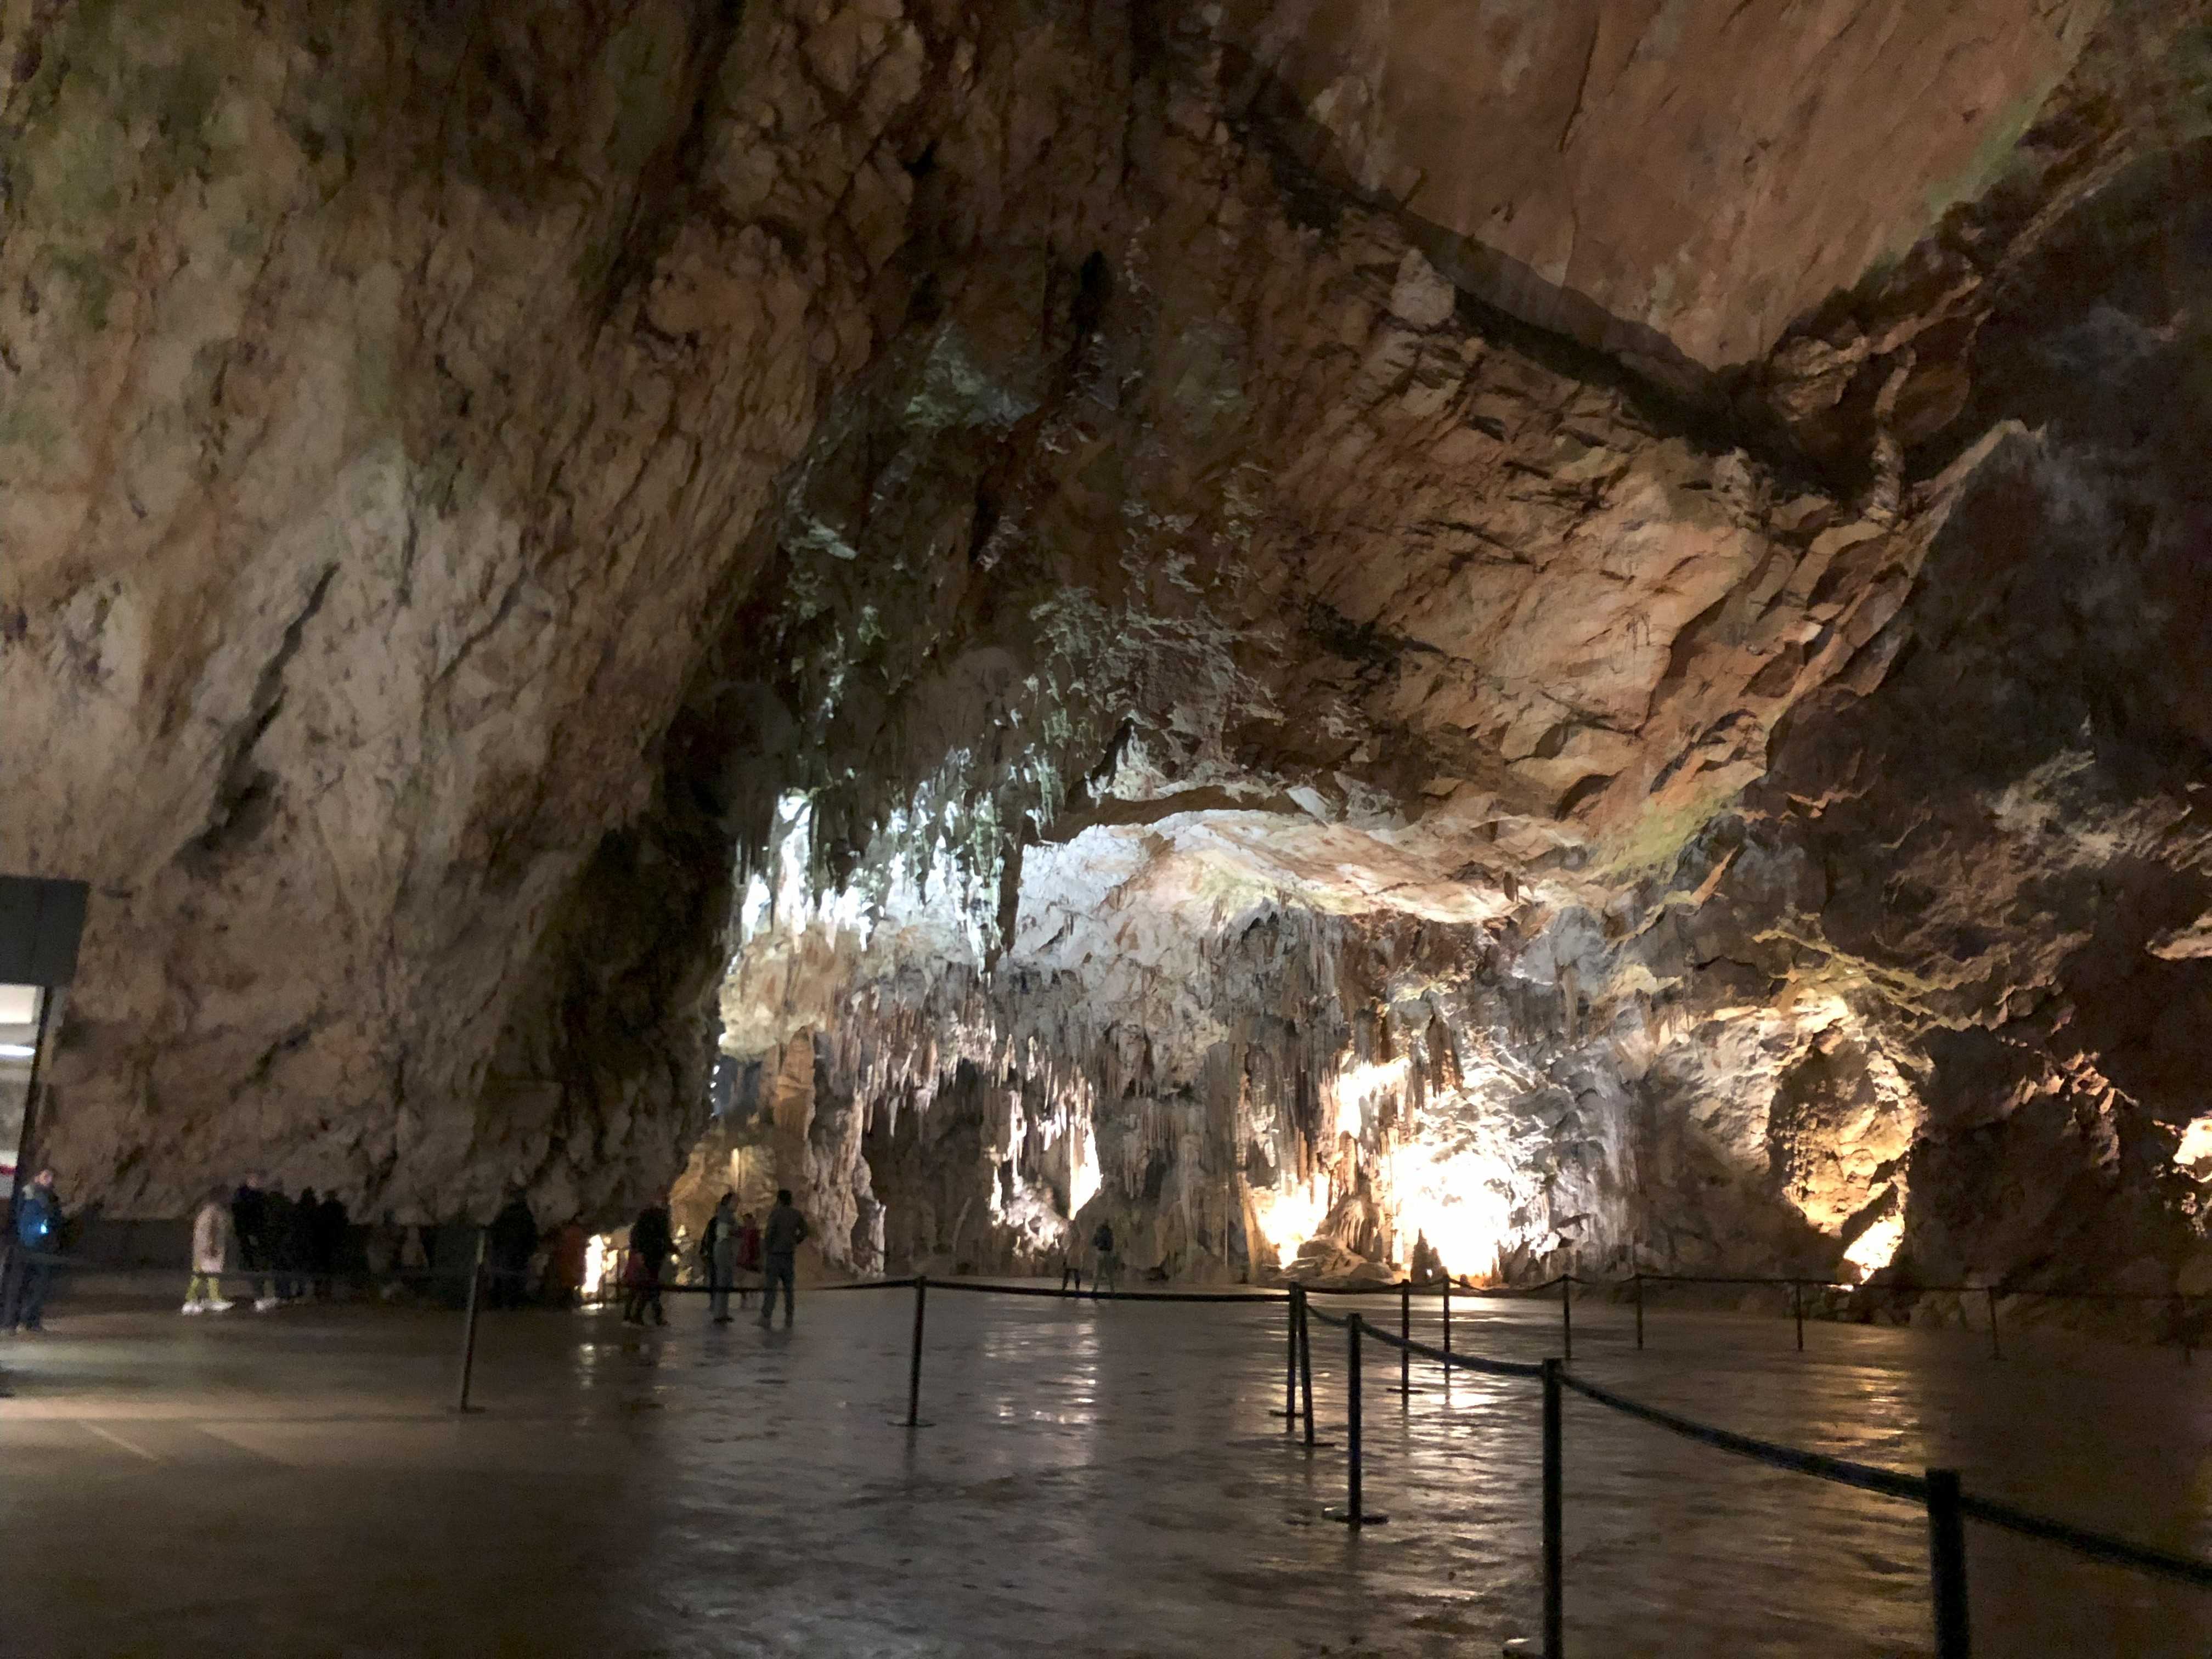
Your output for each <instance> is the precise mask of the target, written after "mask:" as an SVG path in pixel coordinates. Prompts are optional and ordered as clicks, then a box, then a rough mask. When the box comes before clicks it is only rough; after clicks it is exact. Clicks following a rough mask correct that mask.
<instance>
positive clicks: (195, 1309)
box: [178, 1302, 207, 1314]
mask: <svg viewBox="0 0 2212 1659" xmlns="http://www.w3.org/2000/svg"><path fill="white" fill-rule="evenodd" d="M178 1311H179V1312H180V1313H188V1314H189V1313H205V1312H206V1311H207V1304H206V1303H204V1302H187V1303H185V1305H184V1306H183V1307H182V1308H181V1309H179V1310H178Z"/></svg>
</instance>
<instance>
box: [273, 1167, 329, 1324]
mask: <svg viewBox="0 0 2212 1659" xmlns="http://www.w3.org/2000/svg"><path fill="white" fill-rule="evenodd" d="M322 1209H323V1201H322V1200H320V1199H319V1198H317V1197H316V1196H315V1189H314V1188H313V1187H302V1188H300V1195H299V1197H297V1198H295V1199H294V1200H292V1207H291V1209H290V1210H289V1212H287V1213H286V1215H285V1217H284V1258H283V1259H284V1260H285V1261H288V1262H289V1265H290V1266H291V1267H292V1269H293V1277H292V1294H293V1295H294V1296H295V1297H309V1296H313V1294H314V1291H315V1231H316V1229H317V1226H318V1225H319V1219H318V1218H319V1217H320V1216H321V1214H322Z"/></svg>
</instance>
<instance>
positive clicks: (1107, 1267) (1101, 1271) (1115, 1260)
mask: <svg viewBox="0 0 2212 1659" xmlns="http://www.w3.org/2000/svg"><path fill="white" fill-rule="evenodd" d="M1091 1249H1094V1250H1096V1251H1097V1253H1098V1261H1097V1265H1095V1266H1094V1267H1092V1268H1091V1300H1092V1301H1094V1302H1095V1301H1097V1299H1098V1295H1099V1292H1101V1291H1104V1290H1106V1289H1108V1288H1109V1286H1110V1287H1111V1288H1113V1289H1115V1290H1116V1291H1118V1290H1120V1289H1121V1257H1120V1256H1119V1255H1115V1250H1114V1224H1113V1223H1112V1222H1110V1221H1102V1222H1100V1223H1099V1224H1098V1227H1097V1231H1095V1232H1093V1233H1092V1234H1091Z"/></svg>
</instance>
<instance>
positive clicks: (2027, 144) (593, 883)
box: [0, 0, 2212, 1316]
mask: <svg viewBox="0 0 2212 1659" xmlns="http://www.w3.org/2000/svg"><path fill="white" fill-rule="evenodd" d="M0 47H4V50H0V64H6V65H8V66H9V67H8V68H7V69H6V70H5V73H6V75H7V76H8V77H9V78H8V80H7V82H6V84H7V88H8V89H7V92H6V94H5V104H4V135H0V137H4V143H5V144H6V146H7V165H6V177H7V180H8V189H7V194H6V203H5V213H6V216H7V230H6V236H5V240H4V242H0V365H4V374H5V376H6V388H7V390H6V398H5V405H6V406H5V413H4V416H0V473H4V477H5V479H6V486H7V487H6V489H5V491H4V494H0V538H4V539H3V540H0V545H4V549H5V551H4V555H0V710H4V714H0V722H4V734H5V738H6V744H5V751H6V757H7V758H6V764H7V767H8V774H9V787H7V788H6V789H4V790H0V854H4V857H0V864H4V865H5V866H8V867H11V868H21V869H26V870H32V871H36V872H41V873H52V874H65V875H72V876H81V877H83V878H87V879H89V880H90V881H91V882H92V883H93V884H94V896H93V901H92V907H91V912H90V919H89V922H88V931H87V934H86V939H85V948H84V955H83V960H82V966H81V969H80V974H79V980H78V983H77V986H76V989H75V991H74V993H73V995H72V998H71V1001H70V1007H69V1010H68V1015H67V1018H66V1020H65V1021H64V1024H63V1036H62V1040H61V1045H60V1047H59V1049H58V1052H57V1053H56V1054H55V1055H54V1056H53V1066H52V1073H51V1077H52V1085H51V1095H50V1097H49V1106H48V1116H49V1123H50V1138H49V1140H48V1150H49V1152H50V1155H51V1158H52V1161H53V1162H54V1163H55V1164H57V1165H58V1168H59V1169H60V1170H61V1172H62V1177H63V1185H64V1188H65V1190H67V1191H69V1192H70V1193H71V1194H73V1195H75V1196H76V1198H77V1199H79V1200H93V1201H96V1202H97V1203H99V1204H100V1205H101V1206H104V1208H105V1209H106V1211H107V1212H109V1213H112V1214H114V1215H118V1216H131V1215H148V1216H153V1215H172V1214H176V1213H179V1212H183V1211H184V1210H185V1209H186V1208H187V1207H188V1206H189V1203H190V1201H191V1199H192V1197H193V1196H194V1195H195V1194H197V1192H198V1191H200V1190H202V1189H204V1187H205V1186H206V1185H207V1184H208V1183H210V1182H218V1181H224V1180H231V1179H235V1177H236V1176H237V1174H238V1173H239V1172H240V1170H244V1169H246V1168H250V1167H259V1168H263V1169H265V1170H268V1171H269V1172H270V1174H271V1175H272V1176H275V1177H276V1179H277V1180H279V1181H280V1182H284V1183H285V1184H288V1185H289V1184H296V1183H301V1182H312V1183H313V1184H314V1185H316V1186H317V1187H318V1188H323V1189H325V1190H328V1189H335V1190H337V1191H338V1192H339V1193H341V1194H344V1195H346V1196H347V1197H348V1199H349V1201H351V1202H352V1203H353V1204H354V1205H355V1206H356V1212H357V1213H377V1212H383V1211H385V1210H387V1209H389V1210H392V1211H394V1212H397V1213H398V1215H399V1216H400V1217H401V1218H403V1219H423V1220H428V1219H439V1218H452V1217H454V1216H459V1215H464V1214H466V1215H473V1216H475V1217H477V1218H479V1219H481V1218H483V1216H484V1215H487V1214H488V1213H489V1211H490V1209H491V1208H492V1207H493V1206H494V1205H495V1203H496V1202H497V1200H498V1195H499V1194H500V1193H501V1190H502V1189H503V1188H504V1187H505V1186H506V1185H507V1183H509V1182H522V1183H524V1184H526V1186H527V1187H528V1188H529V1189H530V1191H531V1193H532V1200H533V1203H534V1204H535V1206H536V1207H537V1209H538V1214H539V1217H540V1218H541V1220H545V1221H556V1220H559V1219H562V1218H568V1217H571V1216H573V1217H576V1218H581V1219H584V1220H585V1221H586V1222H587V1223H589V1224H591V1225H594V1226H600V1225H612V1224H614V1223H616V1222H617V1221H619V1220H620V1219H622V1218H623V1217H624V1215H625V1213H626V1212H627V1210H628V1209H629V1208H630V1207H632V1206H635V1204H636V1203H637V1202H638V1200H640V1198H641V1195H642V1194H645V1193H646V1192H647V1191H648V1190H651V1189H653V1188H659V1187H661V1186H665V1184H667V1183H668V1182H671V1180H672V1179H677V1178H678V1176H679V1172H681V1179H680V1181H678V1194H679V1199H680V1200H683V1201H684V1203H686V1204H689V1205H694V1206H703V1205H704V1204H706V1203H711V1201H712V1198H713V1195H714V1193H715V1192H716V1191H718V1190H719V1188H720V1186H721V1185H722V1184H723V1183H724V1182H725V1179H726V1177H727V1178H730V1179H734V1180H736V1181H738V1182H739V1183H740V1184H741V1185H744V1187H745V1188H747V1195H748V1197H749V1198H752V1199H755V1200H757V1198H758V1197H759V1196H760V1194H762V1193H763V1191H765V1190H767V1189H769V1188H773V1186H775V1185H776V1184H779V1183H781V1184H784V1185H788V1186H791V1187H793V1188H795V1189H796V1190H797V1191H798V1193H799V1202H800V1204H801V1206H802V1207H803V1208H805V1209H806V1210H807V1211H808V1212H809V1213H810V1214H811V1216H812V1217H813V1218H814V1219H815V1224H816V1227H817V1234H818V1239H817V1243H818V1246H819V1249H820V1254H821V1256H822V1258H823V1260H822V1262H821V1264H820V1265H821V1266H822V1267H824V1268H826V1269H828V1270H830V1271H835V1272H838V1273H845V1272H855V1273H872V1272H878V1271H884V1270H890V1271H899V1270H902V1269H908V1268H911V1267H925V1268H927V1269H930V1270H932V1271H945V1270H949V1269H951V1268H953V1267H967V1268H969V1269H971V1270H1009V1269H1011V1270H1024V1269H1029V1268H1042V1267H1047V1266H1048V1265H1050V1264H1053V1263H1055V1262H1056V1261H1057V1260H1058V1259H1059V1257H1060V1255H1061V1253H1062V1252H1063V1250H1064V1249H1066V1248H1067V1246H1068V1244H1069V1243H1071V1241H1073V1242H1080V1241H1082V1240H1085V1239H1087V1238H1088V1237H1089V1235H1090V1231H1091V1228H1092V1227H1093V1226H1095V1225H1096V1224H1097V1222H1098V1221H1099V1220H1100V1219H1110V1220H1111V1222H1112V1223H1113V1225H1114V1226H1115V1231H1116V1232H1117V1234H1118V1235H1119V1237H1120V1238H1121V1250H1122V1254H1123V1256H1124V1258H1125V1260H1126V1261H1128V1262H1129V1263H1130V1264H1131V1265H1132V1267H1134V1268H1137V1269H1158V1270H1160V1271H1162V1272H1164V1273H1167V1274H1170V1275H1172V1276H1174V1277H1176V1278H1179V1279H1199V1280H1216V1281H1225V1282H1233V1281H1241V1280H1261V1279H1267V1278H1269V1277H1270V1276H1271V1275H1274V1274H1278V1273H1281V1272H1283V1271H1284V1270H1285V1269H1286V1268H1287V1267H1289V1266H1290V1264H1291V1262H1292V1261H1294V1260H1295V1259H1297V1258H1299V1257H1300V1254H1301V1252H1302V1251H1303V1253H1304V1258H1303V1259H1304V1263H1305V1266H1306V1270H1307V1271H1309V1272H1310V1273H1320V1274H1327V1275H1331V1276H1348V1277H1363V1276H1364V1277H1366V1278H1370V1279H1375V1278H1383V1277H1388V1278H1390V1279H1395V1278H1396V1277H1398V1276H1399V1275H1400V1274H1401V1273H1405V1272H1407V1271H1421V1272H1431V1271H1434V1270H1435V1269H1437V1267H1442V1268H1443V1269H1445V1270H1448V1271H1449V1272H1450V1273H1454V1274H1455V1275H1462V1276H1465V1277H1467V1278H1469V1279H1474V1280H1477V1281H1480V1282H1497V1281H1501V1280H1503V1281H1516V1280H1517V1281H1523V1282H1525V1281H1528V1280H1531V1279H1539V1278H1541V1277H1544V1276H1547V1275H1548V1274H1550V1273H1556V1272H1559V1271H1561V1270H1563V1269H1566V1268H1570V1267H1571V1268H1573V1269H1575V1270H1577V1271H1580V1272H1583V1273H1593V1274H1595V1273H1610V1272H1626V1271H1628V1270H1631V1269H1632V1268H1636V1267H1642V1268H1645V1269H1649V1270H1661V1271H1663V1270H1672V1271H1679V1272H1691V1273H1696V1272H1705V1273H1727V1272H1735V1273H1783V1272H1788V1273H1804V1274H1810V1275H1826V1274H1835V1275H1838V1276H1841V1277H1844V1278H1850V1277H1855V1276H1863V1275H1873V1274H1875V1273H1886V1274H1888V1275H1890V1276H1892V1277H1894V1278H1897V1279H1900V1280H1901V1281H1903V1282H1905V1283H1907V1284H1910V1283H1911V1282H1912V1281H1913V1280H1915V1279H1918V1280H1921V1281H1923V1282H1929V1283H1953V1282H1958V1281H1960V1280H1962V1279H1971V1280H1973V1281H1976V1282H1991V1283H1999V1282H2001V1283H2003V1284H2005V1285H2012V1286H2016V1287H2035V1288H2045V1289H2086V1288H2099V1289H2117V1290H2127V1291H2142V1292H2166V1291H2175V1290H2177V1289H2178V1290H2179V1291H2187V1292H2198V1291H2212V1243H2208V1242H2207V1239H2206V1236H2205V1229H2206V1226H2207V1225H2208V1224H2207V1217H2206V1212H2205V1206H2206V1200H2207V1192H2208V1188H2207V1186H2206V1180H2207V1179H2212V1163H2208V1162H2204V1161H2202V1160H2203V1158H2205V1156H2206V1155H2207V1154H2212V1117H2206V1116H2204V1115H2203V1114H2204V1113H2206V1112H2207V1111H2208V1109H2212V1103H2207V1102H2206V1101H2205V1100H2204V1099H2203V1084H2202V1079H2203V1078H2204V1077H2205V1076H2206V1075H2208V1073H2212V1001H2208V990H2212V962H2208V957H2212V872H2208V866H2207V854H2208V839H2207V832H2208V829H2212V816H2208V812H2207V808H2206V805H2205V803H2204V798H2203V789H2204V781H2205V775H2206V772H2205V763H2206V758H2207V753H2208V743H2212V635H2209V634H2208V630H2207V627H2206V623H2207V621H2208V620H2212V618H2208V617H2207V615H2206V609H2207V603H2206V599H2205V598H2204V595H2205V594H2206V592H2208V589H2207V587H2206V585H2205V580H2204V578H2205V557H2206V548H2207V534H2208V531H2212V499H2208V496H2207V493H2206V491H2207V486H2206V484H2205V483H2204V471H2203V465H2202V458H2201V443H2200V442H2198V441H2197V435H2198V434H2199V433H2200V432H2201V431H2202V430H2203V429H2204V427H2203V422H2205V420H2206V418H2207V417H2208V416H2212V374H2208V372H2207V368H2206V365H2207V362H2208V357H2207V346H2208V342H2207V337H2206V332H2205V331H2206V328H2207V317H2208V312H2207V305H2208V301H2212V35H2209V34H2208V32H2207V30H2206V29H2205V27H2204V26H2203V24H2202V22H2201V21H2200V20H2199V18H2198V17H2197V12H2196V9H2195V8H2193V7H2191V6H2187V5H2184V4H2180V3H2173V0H2138V3H2124V0H2113V3H2110V4H2098V3H2086V0H2084V3H2067V4H2061V5H2057V6H2053V5H2050V4H2045V3H2029V0H1971V3H1964V4H1960V5H1956V6H1949V7H1926V6H1923V5H1919V4H1915V3H1909V0H1858V3H1856V4H1853V5H1846V6H1842V7H1832V8H1826V9H1812V8H1793V7H1784V6H1770V7H1763V8H1756V7H1755V8H1744V7H1741V6H1735V5H1732V4H1729V3H1724V0H1670V3H1664V4H1662V3H1659V0H1649V3H1642V0H1639V3H1635V4H1628V5H1614V4H1610V3H1601V0H1571V3H1561V4H1559V5H1556V6H1549V7H1539V8H1530V7H1522V6H1514V5H1506V4H1487V3H1486V4H1480V5H1475V4H1462V3H1445V0H1391V3H1382V0H1377V3H1374V4H1370V5H1364V6H1359V7H1341V6H1340V7H1330V6H1327V5H1316V4H1313V3H1310V0H1237V3H1224V4H1213V5H1199V4H1182V3H1175V0H1066V3H1056V4H1047V3H1042V0H984V3H965V0H963V3H954V0H842V3H834V4H832V3H826V0H747V3H744V4H738V3H735V0H720V3H715V0H632V3H621V4H617V3H612V0H606V3H600V0H582V3H572V4H567V5H562V6H493V5H489V4H471V3H462V0H443V3H431V0H417V3H402V0H380V3H377V4H374V5H370V6H366V7H355V8H349V9H343V11H334V10H333V9H330V8H326V7H319V6H314V5H310V4H307V3H304V0H301V3H286V0H270V3H268V4H266V5H263V6H260V7H258V8H251V9H249V8H242V7H241V8H232V7H229V6H215V5H210V6H206V7H194V8H188V9H177V8H171V7H166V6H161V5H157V4H155V3H153V0H113V3H106V4H99V5H94V4H91V3H83V0H80V3H59V4H43V3H42V4H40V5H36V6H33V5H29V4H21V5H11V6H8V7H6V8H4V9H0ZM2077 1316H2078V1315H2077Z"/></svg>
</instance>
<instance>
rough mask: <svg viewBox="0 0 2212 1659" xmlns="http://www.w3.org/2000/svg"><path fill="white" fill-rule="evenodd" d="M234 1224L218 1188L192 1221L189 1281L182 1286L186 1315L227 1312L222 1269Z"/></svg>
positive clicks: (212, 1192) (227, 1306)
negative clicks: (183, 1288) (223, 1293)
mask: <svg viewBox="0 0 2212 1659" xmlns="http://www.w3.org/2000/svg"><path fill="white" fill-rule="evenodd" d="M233 1225H234V1224H233V1222H232V1221H231V1218H230V1206H228V1205H227V1204H225V1203H224V1202H223V1194H222V1188H220V1187H217V1188H215V1189H214V1190H212V1191H211V1192H210V1193H209V1194H208V1195H207V1201H206V1202H205V1203H204V1204H202V1205H201V1206H200V1212H199V1213H198V1214H197V1215H196V1216H194V1217H193V1218H192V1278H191V1283H190V1284H189V1285H185V1305H184V1310H183V1311H185V1313H188V1314H197V1313H227V1312H228V1311H229V1310H230V1306H231V1304H229V1303H228V1302H226V1301H224V1300H223V1299H222V1270H223V1268H224V1267H225V1266H226V1265H227V1258H228V1256H229V1255H230V1237H231V1228H232V1226H233Z"/></svg>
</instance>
